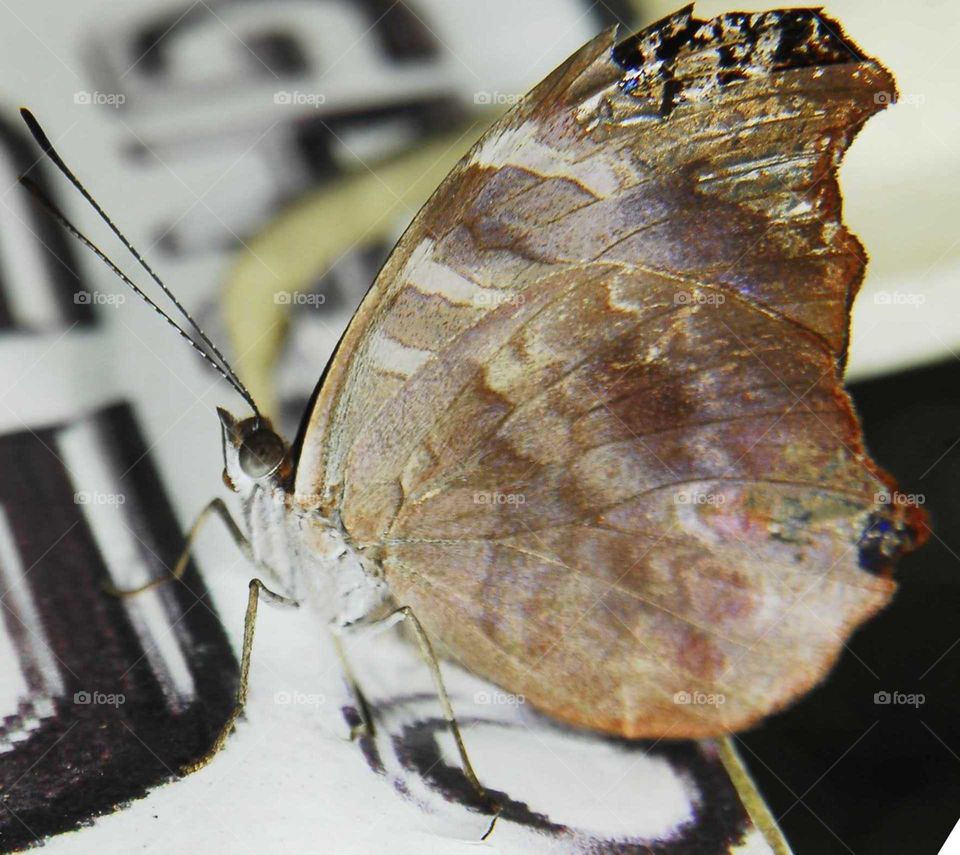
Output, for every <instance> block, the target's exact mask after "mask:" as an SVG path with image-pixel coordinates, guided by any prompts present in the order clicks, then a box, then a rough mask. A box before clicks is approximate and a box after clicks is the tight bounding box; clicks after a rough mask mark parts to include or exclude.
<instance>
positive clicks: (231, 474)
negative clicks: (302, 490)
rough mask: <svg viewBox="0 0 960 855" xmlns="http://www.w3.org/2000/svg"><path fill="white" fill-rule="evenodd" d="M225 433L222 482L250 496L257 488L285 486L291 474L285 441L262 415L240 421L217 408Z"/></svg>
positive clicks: (237, 491) (235, 490) (223, 432)
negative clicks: (268, 485)
mask: <svg viewBox="0 0 960 855" xmlns="http://www.w3.org/2000/svg"><path fill="white" fill-rule="evenodd" d="M217 415H219V416H220V426H221V429H222V434H223V481H224V483H225V484H226V485H227V486H228V487H229V488H230V489H231V490H233V491H234V492H236V493H240V494H242V495H248V494H249V493H251V492H252V491H253V489H254V488H255V487H257V486H262V485H265V484H274V485H280V484H282V483H283V482H284V481H285V479H286V478H287V476H288V475H289V474H290V455H289V448H288V446H287V444H286V443H285V442H284V441H283V438H282V437H281V436H280V435H279V434H278V433H276V432H275V431H274V429H273V426H272V425H271V423H270V420H269V419H267V418H265V417H263V416H254V417H252V418H249V419H238V418H237V417H236V416H234V415H232V414H230V413H229V412H227V411H226V410H225V409H223V408H222V407H217Z"/></svg>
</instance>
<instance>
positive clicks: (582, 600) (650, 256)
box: [34, 7, 926, 777]
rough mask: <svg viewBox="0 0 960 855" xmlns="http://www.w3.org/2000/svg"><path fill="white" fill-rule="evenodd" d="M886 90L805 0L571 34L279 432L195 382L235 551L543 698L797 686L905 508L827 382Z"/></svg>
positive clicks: (689, 717) (666, 698)
mask: <svg viewBox="0 0 960 855" xmlns="http://www.w3.org/2000/svg"><path fill="white" fill-rule="evenodd" d="M894 94H895V85H894V82H893V79H892V77H891V75H890V74H889V73H888V72H887V71H886V70H885V69H884V68H883V67H882V66H881V65H880V64H879V63H877V62H876V61H874V60H872V59H870V58H868V57H866V56H865V55H864V54H863V53H862V52H861V51H860V50H859V48H857V47H856V45H854V44H853V43H852V42H851V41H850V40H849V39H848V38H847V37H846V36H845V35H844V34H843V33H842V30H841V29H840V27H839V26H838V25H837V24H836V23H835V22H833V21H831V20H829V19H827V18H824V17H822V16H821V15H820V14H819V13H818V12H817V11H815V10H810V9H798V10H788V11H775V12H766V13H759V14H728V15H723V16H721V17H718V18H716V19H714V20H711V21H700V20H697V19H695V18H694V17H693V16H692V12H691V8H690V7H688V8H686V9H683V10H681V11H680V12H677V13H676V14H674V15H672V16H670V17H668V18H666V19H664V20H663V21H660V22H659V23H657V24H654V25H653V26H651V27H650V28H648V29H647V30H645V31H643V32H641V33H639V34H637V35H635V36H633V37H631V38H629V39H627V40H626V41H624V42H621V43H620V44H616V42H615V32H614V31H613V30H609V31H607V32H604V33H602V34H601V35H599V36H598V37H597V38H595V39H594V40H593V41H591V42H590V43H589V44H587V45H585V46H584V47H583V48H581V49H580V50H579V51H577V53H575V54H574V55H573V56H572V57H571V58H570V59H569V60H567V61H566V62H565V63H564V64H563V65H561V66H560V67H559V68H558V69H557V70H556V71H554V72H553V73H552V74H551V75H550V76H549V77H548V78H547V79H546V80H544V81H543V82H542V83H541V84H540V85H539V86H537V87H536V88H535V89H534V90H533V91H532V92H530V93H529V94H528V95H527V96H526V97H525V98H524V99H523V100H522V101H521V102H520V103H519V104H518V105H517V106H516V107H515V108H514V109H512V110H511V111H510V112H509V113H508V114H506V115H505V116H504V117H503V118H502V119H501V120H500V121H498V122H497V123H496V124H495V125H494V126H493V127H492V128H491V129H490V130H489V131H488V132H487V133H486V135H485V136H484V137H483V138H482V139H481V140H480V142H479V143H478V144H477V145H476V146H475V147H474V148H473V149H472V150H471V151H470V152H469V154H468V155H467V156H466V157H464V159H463V160H462V161H461V162H460V164H459V165H458V166H457V167H456V168H455V169H454V170H453V172H452V173H451V174H450V175H449V177H448V178H447V179H446V180H445V181H444V182H443V183H442V185H441V186H440V187H439V189H438V190H437V191H436V192H435V193H434V195H433V197H432V198H431V199H430V201H429V202H428V203H427V205H426V206H425V207H424V209H423V210H422V211H421V212H420V213H419V214H418V216H417V217H416V219H415V220H414V221H413V223H412V225H411V226H410V227H409V229H408V230H407V232H406V233H405V234H404V236H403V238H402V239H401V240H400V242H399V244H398V245H397V247H396V249H395V250H394V251H393V254H392V255H391V256H390V259H389V260H388V261H387V263H386V265H385V266H384V268H383V270H382V272H381V273H380V275H379V276H378V278H377V280H376V282H375V283H374V285H373V287H372V288H371V290H370V291H369V293H368V294H367V296H366V298H365V299H364V301H363V303H362V305H361V306H360V309H359V310H358V312H357V313H356V315H355V317H354V318H353V320H352V322H351V323H350V325H349V328H348V329H347V331H346V333H345V334H344V336H343V338H342V340H341V342H340V344H339V346H338V348H337V350H336V352H335V354H334V356H333V358H332V359H331V361H330V364H329V365H328V366H327V369H326V371H325V372H324V374H323V377H322V378H321V380H320V382H319V384H318V386H317V390H316V392H315V395H314V399H313V401H312V404H311V406H310V409H309V411H308V413H307V414H306V416H305V418H304V421H303V424H302V427H301V430H300V433H299V436H298V438H297V440H296V441H295V443H294V444H293V445H292V446H288V445H287V444H286V443H285V442H284V441H283V440H282V439H281V438H280V437H279V436H278V435H277V434H276V433H275V432H274V431H273V429H272V427H271V426H270V423H269V421H268V420H267V419H266V418H265V417H263V416H261V415H260V414H259V413H258V412H257V414H256V415H255V416H253V417H252V418H248V419H245V420H238V419H236V418H234V417H233V416H231V415H230V414H228V413H226V412H225V411H221V413H220V414H221V420H222V423H223V442H224V456H225V471H224V477H225V480H226V482H227V484H228V485H229V486H230V487H231V488H233V489H234V490H235V491H236V492H238V493H239V494H240V496H241V498H242V501H243V506H244V515H245V521H246V528H247V532H248V537H249V543H250V549H251V552H252V555H253V557H254V558H255V560H256V561H257V562H258V564H260V565H261V566H265V567H267V568H270V569H271V570H272V572H273V575H274V576H275V577H278V578H279V582H280V584H281V585H282V588H283V591H284V595H285V596H286V597H287V598H290V599H293V600H296V601H306V602H310V603H311V604H312V605H313V606H314V607H315V608H316V609H317V611H318V613H319V614H320V615H321V617H322V619H323V620H325V621H329V622H330V623H331V625H332V626H334V627H335V628H337V629H338V631H339V632H343V631H346V630H347V629H350V628H357V627H363V626H366V625H371V624H374V623H377V622H378V621H383V620H389V619H390V616H391V615H392V616H395V617H394V619H397V618H399V617H404V616H405V617H409V618H412V619H413V621H414V623H415V626H416V627H417V628H419V627H422V630H423V632H422V633H421V635H420V640H421V644H422V646H423V648H424V650H425V652H426V653H427V654H428V655H432V651H431V644H430V641H431V640H432V641H433V642H434V643H436V644H438V645H439V646H440V647H441V648H442V650H443V651H444V652H445V653H446V654H447V655H449V656H452V657H453V658H454V659H455V660H456V661H458V662H460V663H462V664H463V665H464V666H465V667H467V668H468V669H470V670H471V671H473V672H475V673H477V674H479V675H482V676H483V677H485V678H487V679H489V680H491V681H493V682H494V683H497V684H499V685H500V686H502V687H503V688H504V689H505V690H507V691H509V692H511V693H515V694H522V695H523V696H524V697H525V698H526V699H527V700H528V701H529V702H530V703H532V704H533V705H534V706H536V707H537V708H539V709H540V710H542V711H544V712H546V713H549V714H550V715H551V716H554V717H555V718H557V719H560V720H562V721H564V722H568V723H570V724H573V725H579V726H583V727H587V728H593V729H596V730H600V731H605V732H607V733H612V734H619V735H623V736H627V737H704V736H710V735H716V734H722V733H725V732H729V731H734V730H738V729H741V728H745V727H747V726H749V725H751V724H753V723H754V722H756V721H757V720H759V719H761V718H762V717H763V716H765V715H767V714H769V713H771V712H772V711H774V710H777V709H780V708H781V707H783V706H784V705H786V704H788V703H789V702H790V701H792V700H794V699H795V698H797V697H798V696H800V695H802V694H803V693H804V692H806V691H807V690H808V689H810V688H811V687H812V686H814V685H815V684H817V683H818V682H819V681H821V680H822V679H823V678H824V676H825V675H826V674H827V672H828V671H829V669H830V668H831V666H832V665H833V663H834V662H835V661H836V659H837V656H838V654H839V652H840V650H841V649H842V647H843V645H844V641H845V639H846V638H847V637H848V636H849V635H850V633H851V632H852V631H853V630H854V629H855V628H856V627H857V626H858V625H859V624H861V623H862V622H863V621H865V620H866V619H867V618H869V617H870V616H871V615H873V614H875V613H876V612H877V611H878V610H879V609H880V608H882V607H883V606H884V605H885V604H886V603H888V602H889V601H890V598H891V596H892V595H893V592H894V589H895V584H894V582H893V581H892V580H891V578H890V573H891V570H892V566H893V564H894V562H895V560H896V559H897V557H899V555H901V554H902V553H904V552H906V551H909V550H910V549H912V548H914V547H915V546H916V545H918V544H919V543H921V542H922V541H923V540H924V539H925V534H926V529H925V517H924V515H923V513H922V512H921V511H919V510H918V509H916V508H910V507H906V506H904V505H903V504H902V503H900V502H898V501H896V498H897V496H898V494H897V493H896V485H895V484H894V482H893V480H892V478H891V477H890V476H889V475H888V474H886V473H885V472H884V471H883V470H881V469H880V468H879V467H878V466H877V465H876V464H875V463H874V462H873V461H872V460H871V459H870V458H869V456H868V455H867V452H866V450H865V449H864V446H863V441H862V437H861V433H860V428H859V424H858V421H857V417H856V415H855V413H854V411H853V407H852V405H851V402H850V399H849V398H848V396H847V394H846V393H845V392H844V390H843V387H842V374H843V366H844V359H845V353H846V347H847V339H848V324H849V311H850V305H851V302H852V300H853V298H854V296H855V294H856V292H857V289H858V288H859V285H860V282H861V279H862V276H863V270H864V263H865V262H864V251H863V248H862V247H861V245H860V244H859V242H858V241H857V240H856V239H855V238H854V237H853V236H852V235H851V234H850V233H849V232H848V231H847V230H846V229H845V228H844V226H843V224H842V222H841V219H840V205H841V200H840V193H839V189H838V186H837V178H836V172H837V166H838V164H839V162H840V159H841V156H842V154H843V152H844V150H845V149H846V147H847V146H848V145H849V143H850V141H851V140H852V138H853V136H854V135H855V134H856V133H857V131H858V130H859V128H860V127H861V126H862V125H863V123H864V122H865V121H866V120H867V119H868V118H869V117H870V116H871V115H872V114H873V113H875V112H876V111H878V110H879V109H881V108H882V107H883V106H884V105H885V104H887V103H888V102H889V101H890V100H891V99H892V98H893V97H894ZM34 131H35V135H36V134H37V132H38V129H36V128H34ZM38 139H40V141H41V144H43V145H44V147H45V148H47V150H48V151H50V152H52V149H51V148H50V147H49V142H47V141H46V140H45V138H42V137H38ZM54 157H56V155H55V153H54ZM63 168H64V169H65V167H63ZM68 175H69V172H68ZM201 337H202V339H203V341H204V342H205V343H206V344H207V345H209V346H210V347H212V345H210V344H209V341H208V340H207V339H206V337H203V336H202V334H201ZM216 355H217V357H219V352H216ZM220 360H221V361H222V362H223V365H224V366H226V363H225V361H223V360H222V357H220ZM225 373H227V374H229V375H230V379H231V382H234V383H235V385H237V386H238V388H240V389H241V390H243V387H242V384H240V383H239V380H237V378H236V377H235V375H233V373H232V371H231V370H230V369H229V366H226V369H225ZM243 392H245V390H243ZM247 397H248V398H249V396H247ZM250 403H251V405H253V402H252V400H250ZM254 410H255V412H256V408H255V406H254ZM212 509H213V510H215V511H218V512H220V513H222V514H224V516H225V511H224V507H223V505H222V504H220V503H215V504H214V505H213V506H212ZM195 530H196V529H195ZM195 530H194V531H195ZM236 533H237V536H238V539H241V540H242V535H240V533H239V531H237V532H236ZM261 590H263V586H262V584H261V583H259V582H258V581H257V580H255V581H254V583H251V599H250V607H249V609H248V615H247V617H248V620H247V632H246V634H245V641H244V662H243V681H242V685H241V697H240V702H241V704H242V701H243V699H244V697H245V689H246V671H247V667H248V666H249V653H250V644H251V642H252V633H253V617H254V615H255V613H256V604H257V596H258V593H259V592H260V591H261ZM435 673H436V675H437V677H438V680H439V671H437V672H435ZM440 689H441V692H442V684H441V685H440ZM695 692H702V693H712V694H715V695H717V696H722V697H723V698H724V699H725V702H724V703H722V704H695V703H686V702H685V698H689V697H690V696H691V694H692V693H695ZM443 697H444V702H445V703H446V699H445V696H443ZM446 709H447V711H448V714H449V716H450V717H451V719H452V711H450V710H449V705H447V707H446ZM233 721H234V719H231V721H230V722H229V723H228V726H227V729H226V730H225V732H224V734H223V735H222V738H221V740H220V741H219V742H218V746H219V745H220V744H222V740H223V738H225V736H226V731H227V730H229V728H230V726H231V725H232V724H233ZM464 762H465V765H467V770H468V772H469V771H470V770H469V766H468V764H467V761H466V756H465V755H464ZM471 777H472V773H471Z"/></svg>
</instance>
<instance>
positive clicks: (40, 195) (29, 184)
mask: <svg viewBox="0 0 960 855" xmlns="http://www.w3.org/2000/svg"><path fill="white" fill-rule="evenodd" d="M19 181H20V183H21V184H22V185H23V186H24V187H25V188H26V189H27V190H29V191H30V192H31V193H32V194H33V195H34V196H35V197H36V198H37V200H38V201H39V202H40V204H41V205H43V207H44V208H45V209H46V210H47V213H48V214H49V215H50V216H51V217H52V218H53V219H54V220H56V221H57V222H58V223H59V224H60V225H61V226H63V228H64V229H66V230H67V231H68V232H69V233H70V234H71V235H73V236H74V237H75V238H76V239H77V240H78V241H80V243H82V244H83V245H84V246H85V247H86V248H87V249H89V250H90V251H91V252H92V253H93V254H94V255H95V256H97V258H99V259H100V260H101V261H102V262H103V263H104V264H105V265H107V267H109V268H110V270H111V271H113V273H114V274H115V275H116V276H117V277H118V278H119V279H121V280H122V281H123V282H125V283H126V284H127V285H128V286H129V287H130V289H131V290H132V291H133V292H134V293H135V294H136V295H137V296H139V297H140V298H141V299H142V300H143V301H144V302H145V303H146V304H147V305H149V306H151V307H152V308H153V310H154V311H155V312H156V313H157V314H158V315H160V317H161V318H163V319H164V320H165V321H166V322H167V323H168V324H170V326H171V327H173V328H174V329H175V330H176V331H177V334H178V335H180V336H181V338H183V339H184V340H185V341H186V342H187V343H188V344H189V345H190V346H191V347H192V348H193V349H194V350H195V351H197V353H199V354H200V355H201V356H202V357H203V358H204V359H205V360H206V361H207V362H209V363H210V364H211V365H212V366H213V367H214V368H216V369H217V371H218V372H219V374H220V375H221V376H222V377H223V379H224V380H226V381H227V382H228V383H229V384H230V385H231V386H232V387H233V388H234V389H235V390H236V391H237V393H238V394H239V395H240V396H241V397H242V398H243V399H244V400H245V401H246V402H247V403H248V404H249V405H250V406H251V408H252V409H253V411H254V413H255V414H256V416H257V418H260V411H259V410H258V409H257V405H256V404H255V403H254V401H253V397H252V396H251V395H250V393H249V392H248V391H247V389H246V387H245V386H244V385H243V384H242V383H241V382H240V381H239V380H237V379H236V377H235V376H234V375H233V374H232V373H227V371H225V370H224V368H223V367H222V366H221V365H220V364H219V363H217V362H216V361H214V360H213V358H212V357H211V356H210V354H208V353H207V352H206V351H205V350H204V349H203V348H202V347H200V345H198V344H197V343H196V342H195V341H194V340H193V339H192V338H191V337H190V336H189V335H188V334H187V333H186V332H185V331H184V330H183V328H182V327H180V325H179V324H177V322H176V321H175V320H173V318H171V317H170V316H169V315H168V314H167V313H166V312H165V311H163V309H161V308H160V306H158V305H157V304H156V303H155V302H154V301H153V300H152V299H150V297H149V296H148V295H147V294H145V293H144V292H143V290H142V289H141V288H140V287H139V286H138V285H137V284H136V283H135V282H134V281H133V280H132V279H131V278H130V277H129V276H127V274H126V273H124V272H123V271H122V270H121V269H120V268H119V267H117V265H116V264H115V263H114V262H113V261H112V260H111V259H110V257H109V256H108V255H107V254H106V253H105V252H104V251H103V250H102V249H100V247H98V246H97V245H96V244H95V243H94V242H93V241H92V240H90V238H88V237H87V236H86V235H85V234H84V233H83V232H81V231H80V229H78V228H77V227H76V226H75V225H74V224H73V223H71V222H70V220H68V219H67V217H66V215H65V214H64V213H63V211H61V210H60V209H59V208H58V207H57V206H56V205H55V204H54V203H53V202H52V201H51V200H50V198H49V197H48V196H47V195H46V194H45V193H44V192H43V190H41V189H40V187H39V185H37V183H36V182H35V181H34V180H33V179H32V178H30V177H29V176H27V175H21V176H20V178H19Z"/></svg>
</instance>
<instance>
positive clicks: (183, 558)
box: [103, 499, 282, 597]
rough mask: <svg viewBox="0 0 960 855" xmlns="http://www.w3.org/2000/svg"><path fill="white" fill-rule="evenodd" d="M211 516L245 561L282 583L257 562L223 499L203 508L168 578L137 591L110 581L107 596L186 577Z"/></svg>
mask: <svg viewBox="0 0 960 855" xmlns="http://www.w3.org/2000/svg"><path fill="white" fill-rule="evenodd" d="M211 516H215V517H216V518H218V519H219V520H220V521H221V522H223V524H224V525H225V526H226V527H227V531H228V532H229V534H230V537H231V538H232V539H233V542H234V543H236V545H237V548H238V549H239V550H240V552H241V553H243V556H244V558H246V559H247V560H248V561H249V562H250V563H251V564H253V565H255V566H256V567H257V569H259V570H262V571H263V572H264V574H265V575H267V576H269V577H270V579H271V580H272V581H273V582H274V583H277V584H282V583H280V580H279V578H278V577H277V574H276V573H274V571H273V569H272V568H270V567H268V566H267V565H265V564H263V563H261V562H260V561H258V560H257V558H256V556H255V555H254V554H253V547H252V546H250V541H249V540H247V537H246V535H245V534H244V533H243V531H241V529H240V526H239V525H237V523H236V521H235V520H234V518H233V517H232V516H231V515H230V511H229V509H228V508H227V506H226V504H224V501H223V499H213V500H212V501H210V502H209V503H208V504H207V505H205V506H204V508H203V510H202V511H200V513H199V514H197V518H196V519H195V520H194V521H193V525H192V526H190V531H189V532H187V542H186V545H185V546H184V548H183V552H181V553H180V557H179V558H178V559H177V563H176V564H175V565H174V566H173V570H171V571H170V575H169V576H161V577H160V578H158V579H152V580H151V581H149V582H146V583H144V584H143V585H140V586H139V587H136V588H117V587H115V586H114V585H112V584H111V583H109V582H107V583H105V584H104V586H103V587H104V589H105V590H106V591H107V593H108V594H112V595H113V596H115V597H132V596H134V595H135V594H140V593H143V592H144V591H149V590H152V589H153V588H157V587H159V586H160V585H165V584H166V583H167V582H172V581H173V580H174V579H180V578H182V577H183V574H184V573H185V572H186V569H187V564H188V563H189V561H190V553H191V551H192V550H193V546H194V543H195V542H196V540H197V537H198V535H199V534H200V530H201V528H203V524H204V523H205V522H206V521H207V520H208V519H210V517H211Z"/></svg>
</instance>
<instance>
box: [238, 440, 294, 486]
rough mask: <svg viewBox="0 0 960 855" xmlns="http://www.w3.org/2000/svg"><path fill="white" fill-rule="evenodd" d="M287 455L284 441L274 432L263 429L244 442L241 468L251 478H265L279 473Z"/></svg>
mask: <svg viewBox="0 0 960 855" xmlns="http://www.w3.org/2000/svg"><path fill="white" fill-rule="evenodd" d="M285 453H286V449H285V448H284V445H283V440H282V439H280V437H279V436H277V435H276V434H275V433H274V432H273V431H272V430H267V429H265V428H261V429H260V430H256V431H254V432H253V433H252V434H250V436H248V437H246V438H245V439H244V440H243V445H241V446H240V468H241V469H242V470H243V473H244V474H245V475H247V476H248V477H250V478H265V477H266V476H267V475H271V474H273V473H274V472H276V471H277V469H278V468H279V466H280V464H281V463H282V462H283V456H284V454H285Z"/></svg>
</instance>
